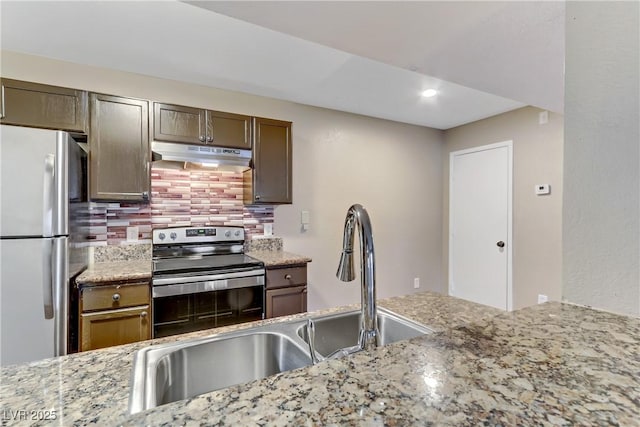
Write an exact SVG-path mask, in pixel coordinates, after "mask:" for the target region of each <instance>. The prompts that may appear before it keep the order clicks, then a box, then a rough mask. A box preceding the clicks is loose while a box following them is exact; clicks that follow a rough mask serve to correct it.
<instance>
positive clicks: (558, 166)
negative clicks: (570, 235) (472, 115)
mask: <svg viewBox="0 0 640 427" xmlns="http://www.w3.org/2000/svg"><path fill="white" fill-rule="evenodd" d="M541 111H542V110H539V109H537V108H533V107H525V108H521V109H518V110H515V111H510V112H508V113H504V114H500V115H498V116H494V117H491V118H488V119H484V120H480V121H477V122H474V123H470V124H467V125H464V126H459V127H457V128H454V129H449V130H447V131H445V133H444V138H445V147H444V150H443V156H442V167H443V185H444V192H443V228H442V236H443V254H445V255H444V257H443V267H442V271H443V277H444V279H443V289H442V290H443V292H444V291H446V287H447V272H448V259H447V255H446V254H448V250H449V249H448V244H449V239H448V230H449V153H451V152H453V151H457V150H462V149H466V148H471V147H477V146H480V145H487V144H492V143H496V142H502V141H507V140H512V141H513V308H514V309H518V308H522V307H526V306H529V305H533V304H536V303H537V298H538V294H545V295H547V296H548V297H549V299H551V300H556V301H559V300H560V299H561V295H562V293H561V291H562V277H561V275H562V149H563V148H562V146H563V117H562V115H558V114H554V113H549V122H548V123H547V124H544V125H539V124H538V113H539V112H541ZM536 184H551V195H549V196H536V195H535V194H534V186H535V185H536Z"/></svg>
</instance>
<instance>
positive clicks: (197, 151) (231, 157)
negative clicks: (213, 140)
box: [151, 141, 251, 169]
mask: <svg viewBox="0 0 640 427" xmlns="http://www.w3.org/2000/svg"><path fill="white" fill-rule="evenodd" d="M151 152H152V153H153V160H168V161H175V162H190V163H200V164H202V165H205V166H213V167H215V166H219V167H225V166H233V167H235V168H238V167H240V168H245V169H248V168H249V164H250V162H251V150H241V149H239V148H226V147H214V146H206V145H189V144H180V143H173V142H159V141H153V142H151Z"/></svg>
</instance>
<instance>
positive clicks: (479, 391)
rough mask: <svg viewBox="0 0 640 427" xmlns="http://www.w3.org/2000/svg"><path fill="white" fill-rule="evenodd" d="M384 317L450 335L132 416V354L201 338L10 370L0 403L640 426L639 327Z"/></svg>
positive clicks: (445, 302)
mask: <svg viewBox="0 0 640 427" xmlns="http://www.w3.org/2000/svg"><path fill="white" fill-rule="evenodd" d="M379 305H380V306H382V307H385V308H389V309H391V310H393V311H395V312H397V313H398V314H401V315H403V316H406V317H409V318H412V319H414V320H416V321H418V322H420V323H423V324H425V325H427V326H430V327H431V328H433V329H434V330H437V331H439V332H437V333H434V334H431V335H427V336H424V337H419V338H415V339H412V340H409V341H401V342H397V343H395V344H391V345H388V346H385V347H381V348H378V349H376V350H374V351H371V352H360V353H358V354H356V355H353V356H349V357H344V358H342V359H338V360H332V361H328V362H322V363H320V364H318V365H315V366H311V367H307V368H302V369H298V370H295V371H290V372H285V373H282V374H278V375H275V376H272V377H269V378H265V379H262V380H258V381H253V382H250V383H247V384H243V385H238V386H233V387H229V388H227V389H224V390H218V391H215V392H211V393H206V394H203V395H201V396H198V397H195V398H192V399H189V400H185V401H180V402H175V403H172V404H169V405H164V406H161V407H158V408H155V409H151V410H149V411H146V412H142V413H139V414H135V415H129V414H128V413H127V402H128V394H129V376H130V373H131V362H132V356H133V353H134V352H135V351H136V350H137V349H139V348H142V347H145V346H148V345H149V344H152V343H160V342H169V341H172V340H173V341H175V340H177V339H185V338H186V337H196V336H205V335H207V334H210V333H211V332H212V331H200V332H197V333H193V334H189V335H188V336H182V337H177V338H176V337H169V338H165V339H162V340H157V341H153V342H144V343H136V344H130V345H126V346H119V347H113V348H109V349H104V350H97V351H91V352H87V353H81V354H77V355H71V356H66V357H62V358H58V359H48V360H44V361H40V362H35V363H32V364H28V365H17V366H10V367H5V368H2V370H0V380H1V382H0V402H2V404H3V409H4V411H5V415H6V413H7V410H11V411H16V410H26V411H30V410H35V411H38V410H51V409H54V410H56V411H57V420H55V421H54V422H53V423H52V424H55V425H65V426H67V425H86V424H93V425H166V426H173V425H201V424H206V425H212V424H215V425H266V424H268V425H345V424H346V425H427V424H429V425H452V426H453V425H455V426H459V425H478V424H483V423H484V424H485V425H509V426H510V425H583V426H586V425H605V424H606V425H638V420H640V405H639V403H638V402H640V357H639V355H640V319H637V318H631V317H625V316H619V315H615V314H611V313H607V312H602V311H596V310H591V309H588V308H584V307H579V306H574V305H569V304H560V303H546V304H543V305H538V306H534V307H530V308H526V309H523V310H518V311H515V312H512V313H502V312H500V311H498V310H495V309H492V308H489V307H484V306H480V305H477V304H473V303H469V302H465V301H461V300H459V299H456V298H453V297H448V296H443V295H437V294H433V293H428V292H427V293H421V294H415V295H412V296H406V297H398V298H390V299H384V300H380V301H379ZM339 310H342V309H337V310H324V311H323V313H325V312H333V311H339ZM314 314H318V313H314ZM300 317H305V316H304V315H295V316H291V317H288V318H281V319H272V320H268V321H262V322H256V323H274V322H280V321H285V320H287V319H290V318H300ZM254 324H255V323H254ZM247 326H249V325H247V324H245V325H235V326H233V327H228V328H222V329H220V331H221V332H222V331H228V330H236V329H241V328H244V327H247ZM216 332H217V331H216ZM5 418H6V416H5ZM5 422H7V424H8V425H14V423H13V422H12V421H6V420H5ZM31 423H32V422H31V421H28V422H26V421H25V422H24V423H23V424H24V425H31ZM18 424H19V423H18ZM36 424H37V423H36ZM41 424H47V423H44V422H43V423H41Z"/></svg>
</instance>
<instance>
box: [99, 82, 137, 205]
mask: <svg viewBox="0 0 640 427" xmlns="http://www.w3.org/2000/svg"><path fill="white" fill-rule="evenodd" d="M89 148H90V155H89V157H90V175H89V176H90V179H89V189H90V194H91V199H92V200H116V201H117V200H126V201H147V200H149V102H148V101H142V100H138V99H129V98H122V97H118V96H109V95H100V94H95V93H92V94H91V132H90V134H89Z"/></svg>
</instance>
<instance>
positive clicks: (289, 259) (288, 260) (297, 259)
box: [245, 251, 311, 267]
mask: <svg viewBox="0 0 640 427" xmlns="http://www.w3.org/2000/svg"><path fill="white" fill-rule="evenodd" d="M245 254H246V255H248V256H250V257H251V258H255V259H257V260H258V261H262V262H264V265H265V267H280V266H282V267H284V266H288V265H299V264H306V263H308V262H311V258H309V257H306V256H304V255H298V254H294V253H291V252H285V251H249V252H246V253H245Z"/></svg>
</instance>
